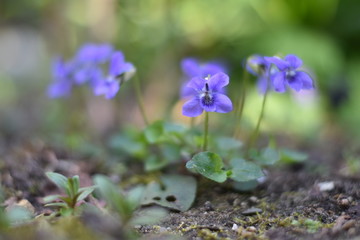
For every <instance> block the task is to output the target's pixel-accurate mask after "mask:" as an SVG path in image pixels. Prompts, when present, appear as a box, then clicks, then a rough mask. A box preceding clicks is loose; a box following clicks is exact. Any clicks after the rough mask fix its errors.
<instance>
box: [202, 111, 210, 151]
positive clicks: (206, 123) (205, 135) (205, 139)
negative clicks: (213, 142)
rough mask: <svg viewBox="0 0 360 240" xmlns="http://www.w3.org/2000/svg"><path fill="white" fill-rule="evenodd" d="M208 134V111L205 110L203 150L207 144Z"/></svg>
mask: <svg viewBox="0 0 360 240" xmlns="http://www.w3.org/2000/svg"><path fill="white" fill-rule="evenodd" d="M208 134H209V113H208V112H206V111H205V122H204V145H203V151H204V152H205V151H206V150H207V145H208Z"/></svg>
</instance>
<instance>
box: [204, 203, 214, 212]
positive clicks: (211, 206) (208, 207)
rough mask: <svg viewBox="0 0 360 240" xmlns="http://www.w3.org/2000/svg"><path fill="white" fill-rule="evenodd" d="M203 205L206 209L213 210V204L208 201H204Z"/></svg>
mask: <svg viewBox="0 0 360 240" xmlns="http://www.w3.org/2000/svg"><path fill="white" fill-rule="evenodd" d="M204 207H205V210H206V211H214V207H213V205H212V204H211V202H210V201H206V202H205V203H204Z"/></svg>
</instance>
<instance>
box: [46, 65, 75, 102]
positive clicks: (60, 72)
mask: <svg viewBox="0 0 360 240" xmlns="http://www.w3.org/2000/svg"><path fill="white" fill-rule="evenodd" d="M71 72H72V64H71V63H70V62H64V61H63V60H62V59H61V58H57V59H55V60H54V61H53V63H52V74H53V83H51V84H50V86H49V87H48V90H47V95H48V96H49V97H50V98H61V97H67V96H69V95H70V93H71V89H72V82H71V79H70V78H69V77H70V74H71Z"/></svg>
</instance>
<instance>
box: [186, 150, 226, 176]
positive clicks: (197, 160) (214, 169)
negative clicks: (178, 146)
mask: <svg viewBox="0 0 360 240" xmlns="http://www.w3.org/2000/svg"><path fill="white" fill-rule="evenodd" d="M186 167H187V168H188V169H189V170H192V171H195V172H197V173H200V174H201V175H203V176H204V177H207V178H209V179H211V180H213V181H215V182H220V183H221V182H225V181H226V179H227V173H226V171H225V170H223V167H224V163H223V161H222V159H221V157H220V156H219V155H217V154H216V153H212V152H201V153H198V154H196V155H195V156H194V157H193V158H192V159H191V160H190V161H188V162H187V163H186Z"/></svg>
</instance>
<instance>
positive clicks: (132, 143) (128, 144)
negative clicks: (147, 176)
mask: <svg viewBox="0 0 360 240" xmlns="http://www.w3.org/2000/svg"><path fill="white" fill-rule="evenodd" d="M109 145H110V147H111V148H112V149H114V150H117V151H119V152H122V153H124V152H125V153H127V154H129V155H130V156H134V157H138V158H143V157H144V156H145V154H146V149H145V144H144V142H141V141H139V140H138V139H133V138H130V137H129V136H122V135H117V136H115V137H113V138H111V140H110V143H109Z"/></svg>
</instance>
